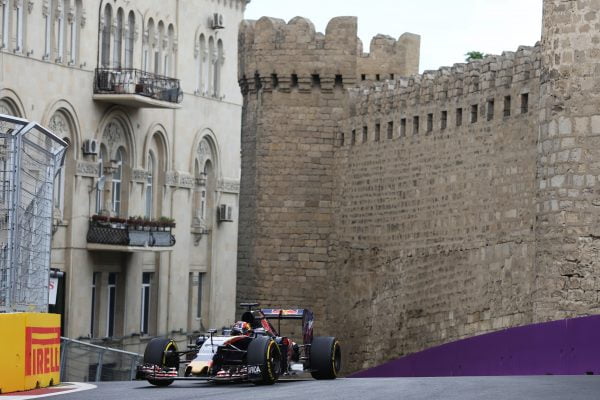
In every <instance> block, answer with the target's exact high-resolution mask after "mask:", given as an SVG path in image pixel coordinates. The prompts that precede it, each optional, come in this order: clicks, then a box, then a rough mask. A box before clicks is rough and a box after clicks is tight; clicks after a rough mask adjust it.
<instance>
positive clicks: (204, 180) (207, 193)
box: [192, 138, 217, 228]
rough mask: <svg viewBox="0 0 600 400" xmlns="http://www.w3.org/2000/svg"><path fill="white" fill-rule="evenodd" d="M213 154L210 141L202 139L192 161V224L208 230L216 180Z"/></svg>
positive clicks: (210, 222) (211, 219)
mask: <svg viewBox="0 0 600 400" xmlns="http://www.w3.org/2000/svg"><path fill="white" fill-rule="evenodd" d="M214 162H215V160H214V153H213V146H212V145H211V141H210V140H209V139H207V138H204V139H202V140H201V141H200V145H199V146H198V150H197V152H196V159H195V161H194V175H195V178H196V185H195V188H194V204H193V207H194V208H193V210H192V216H193V221H194V224H197V225H200V226H201V227H203V228H210V226H211V225H212V223H213V218H211V216H213V212H212V211H211V210H213V209H214V204H213V203H214V196H215V192H216V188H217V184H216V182H217V178H216V171H215V164H214Z"/></svg>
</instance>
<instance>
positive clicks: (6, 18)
mask: <svg viewBox="0 0 600 400" xmlns="http://www.w3.org/2000/svg"><path fill="white" fill-rule="evenodd" d="M0 7H2V15H0V17H2V20H1V21H0V22H2V30H0V34H2V41H1V42H0V44H1V48H2V49H7V48H8V32H9V30H8V25H9V24H10V2H9V1H8V0H0Z"/></svg>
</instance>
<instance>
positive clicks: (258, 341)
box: [247, 336, 281, 385]
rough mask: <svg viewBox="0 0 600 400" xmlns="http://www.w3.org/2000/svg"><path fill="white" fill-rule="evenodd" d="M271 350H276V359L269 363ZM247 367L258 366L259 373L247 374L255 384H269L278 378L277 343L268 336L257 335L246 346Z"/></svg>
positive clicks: (278, 353) (278, 351)
mask: <svg viewBox="0 0 600 400" xmlns="http://www.w3.org/2000/svg"><path fill="white" fill-rule="evenodd" d="M273 352H277V354H276V355H278V360H276V361H275V362H274V363H271V361H270V360H271V356H272V355H273ZM247 363H248V367H249V368H252V367H253V366H259V367H260V374H258V375H249V379H250V380H251V381H252V382H254V383H256V384H264V385H271V384H273V383H275V381H276V380H277V379H278V378H279V368H280V364H281V352H280V350H279V346H277V343H275V341H274V340H273V339H271V338H269V337H266V336H264V337H261V336H259V337H257V338H255V339H254V340H253V341H252V342H251V343H250V345H249V346H248V355H247Z"/></svg>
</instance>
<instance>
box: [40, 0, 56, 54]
mask: <svg viewBox="0 0 600 400" xmlns="http://www.w3.org/2000/svg"><path fill="white" fill-rule="evenodd" d="M54 7H55V5H54V0H49V1H48V7H43V8H42V11H43V13H44V24H45V31H46V36H45V38H44V55H43V57H42V58H43V59H44V60H48V59H50V54H51V53H52V16H53V15H54Z"/></svg>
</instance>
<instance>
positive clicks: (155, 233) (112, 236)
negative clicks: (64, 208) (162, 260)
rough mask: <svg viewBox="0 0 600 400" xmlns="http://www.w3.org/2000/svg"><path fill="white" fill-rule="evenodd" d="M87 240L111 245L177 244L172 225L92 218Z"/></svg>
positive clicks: (146, 246) (150, 246) (149, 245)
mask: <svg viewBox="0 0 600 400" xmlns="http://www.w3.org/2000/svg"><path fill="white" fill-rule="evenodd" d="M87 242H88V243H96V244H103V245H109V246H129V247H145V248H153V247H172V246H174V245H175V236H173V234H172V232H171V228H170V227H148V226H145V227H144V226H136V225H131V224H127V223H113V222H104V221H94V220H90V225H89V227H88V233H87Z"/></svg>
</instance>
